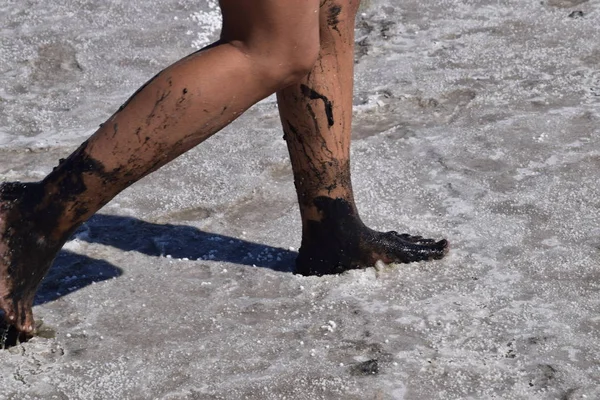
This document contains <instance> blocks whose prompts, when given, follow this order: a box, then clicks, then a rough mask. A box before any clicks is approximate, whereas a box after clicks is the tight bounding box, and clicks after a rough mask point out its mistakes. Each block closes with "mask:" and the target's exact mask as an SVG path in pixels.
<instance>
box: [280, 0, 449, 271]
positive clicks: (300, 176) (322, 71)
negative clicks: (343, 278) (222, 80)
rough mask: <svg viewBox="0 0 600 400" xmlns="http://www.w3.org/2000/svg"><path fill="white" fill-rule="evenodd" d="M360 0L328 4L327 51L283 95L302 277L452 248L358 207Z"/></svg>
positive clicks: (323, 23) (324, 20)
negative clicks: (380, 224) (371, 224)
mask: <svg viewBox="0 0 600 400" xmlns="http://www.w3.org/2000/svg"><path fill="white" fill-rule="evenodd" d="M358 3H359V0H325V1H322V2H321V13H320V14H321V15H320V32H321V51H320V53H319V58H318V60H317V63H316V64H315V66H314V67H313V69H312V71H311V72H310V73H309V74H308V75H307V76H306V77H305V78H304V79H302V80H301V81H300V82H299V83H297V84H295V85H292V86H289V87H287V88H285V89H283V90H281V91H279V92H277V98H278V103H279V111H280V116H281V122H282V125H283V130H284V133H285V135H284V138H285V140H286V141H287V144H288V149H289V152H290V157H291V161H292V168H293V171H294V182H295V185H296V191H297V192H298V201H299V204H300V213H301V215H302V246H301V248H300V254H299V256H298V259H297V262H296V272H298V273H301V274H304V275H312V274H316V275H322V274H330V273H338V272H341V271H344V270H347V269H351V268H359V267H367V266H372V265H374V264H375V262H376V261H377V260H382V261H384V262H411V261H419V260H428V259H434V258H442V257H443V256H444V254H445V253H446V251H447V246H448V244H447V242H446V241H445V240H441V241H438V242H436V241H434V240H431V239H423V238H422V237H420V236H410V235H406V234H403V235H400V234H398V233H396V232H387V233H381V232H376V231H373V230H371V229H369V228H367V227H366V226H365V225H364V224H363V223H362V222H361V220H360V218H359V216H358V211H357V209H356V206H355V204H354V197H353V193H352V184H351V181H350V136H351V122H352V88H353V65H354V59H353V58H354V57H353V51H354V18H355V15H356V11H357V9H358V5H359V4H358Z"/></svg>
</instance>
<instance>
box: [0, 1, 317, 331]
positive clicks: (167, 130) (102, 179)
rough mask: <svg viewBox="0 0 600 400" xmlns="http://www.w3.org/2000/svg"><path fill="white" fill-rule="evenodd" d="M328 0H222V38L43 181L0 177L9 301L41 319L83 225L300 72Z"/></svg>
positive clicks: (21, 324) (1, 244)
mask: <svg viewBox="0 0 600 400" xmlns="http://www.w3.org/2000/svg"><path fill="white" fill-rule="evenodd" d="M318 7H319V3H318V0H309V1H298V2H281V1H279V0H255V1H252V2H247V1H245V0H221V8H222V11H223V16H224V23H223V32H222V37H221V40H220V42H218V43H216V44H215V45H214V46H210V48H207V49H206V50H205V51H201V52H197V53H195V54H192V55H191V56H189V57H186V58H185V59H183V60H180V61H179V62H177V63H175V64H174V65H172V66H170V67H168V68H166V69H165V70H163V71H162V72H160V73H159V74H158V75H157V76H156V77H154V78H153V79H152V80H150V81H149V82H148V83H147V84H146V85H145V86H143V87H142V88H141V89H140V90H139V91H138V92H137V93H136V94H135V95H134V96H133V97H132V98H131V99H129V100H128V101H127V103H126V104H125V105H124V106H123V107H122V108H121V109H120V110H119V111H118V112H117V113H115V114H114V115H113V116H112V117H111V118H110V119H109V120H108V121H106V123H104V124H103V126H102V127H101V128H100V129H99V130H98V131H97V132H96V133H95V134H94V135H93V136H92V137H91V138H90V139H88V140H87V141H86V142H85V143H83V144H82V145H81V146H80V147H79V148H78V149H77V150H76V151H75V152H74V153H73V154H72V155H71V156H69V157H68V158H67V159H66V160H61V163H60V165H59V166H58V167H56V168H55V169H54V171H52V173H50V174H49V175H48V176H47V177H46V178H45V179H44V180H43V181H42V182H38V183H6V184H3V185H2V186H1V187H0V310H3V311H4V314H5V319H6V321H7V322H8V323H9V324H11V325H13V326H15V327H16V329H17V330H18V331H21V332H25V333H30V332H31V331H32V329H33V316H32V304H33V300H34V296H35V291H36V289H37V287H38V285H39V283H40V281H41V280H42V278H43V277H44V276H45V274H46V272H47V271H48V268H49V267H50V265H51V263H52V261H53V259H54V257H55V256H56V254H57V252H58V251H59V250H60V248H61V247H62V245H63V244H64V243H65V241H66V240H67V239H68V237H69V236H70V235H71V234H72V233H73V231H74V230H75V229H76V228H77V227H78V226H79V225H80V224H81V223H83V222H84V221H85V220H87V219H88V218H89V217H90V216H91V215H93V214H94V213H95V212H96V211H97V210H99V209H100V208H101V207H102V206H103V205H105V204H106V203H107V202H108V201H110V200H111V199H112V198H113V197H114V196H116V195H117V194H118V193H119V192H120V191H122V190H123V189H125V188H126V187H128V186H129V185H131V184H132V183H133V182H135V181H137V180H139V179H140V178H142V177H143V176H145V175H147V174H148V173H150V172H152V171H153V170H155V169H157V168H159V167H161V166H162V165H164V164H166V163H167V162H169V161H170V160H172V159H174V158H175V157H177V156H178V155H180V154H182V153H184V152H185V151H187V150H188V149H190V148H192V147H194V146H196V145H197V144H198V143H200V142H202V141H203V140H205V139H206V138H208V137H209V136H210V135H212V134H213V133H215V132H217V131H218V130H220V129H221V128H222V127H224V126H225V125H227V124H228V123H230V122H231V121H232V120H234V119H235V118H236V117H238V116H239V115H240V114H241V113H242V112H244V111H245V110H246V109H247V108H248V107H250V106H251V105H252V104H254V103H255V102H257V101H258V100H260V99H262V98H264V97H266V96H268V95H269V94H271V93H273V92H275V91H276V90H279V89H281V88H283V87H285V86H287V85H289V84H291V83H294V82H296V81H298V80H299V79H300V78H302V77H303V76H304V75H305V74H306V73H308V71H310V69H311V67H312V65H313V64H314V62H315V60H316V58H317V54H318V49H319V31H318V15H319V14H318Z"/></svg>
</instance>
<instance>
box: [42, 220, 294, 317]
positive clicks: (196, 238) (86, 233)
mask: <svg viewBox="0 0 600 400" xmlns="http://www.w3.org/2000/svg"><path fill="white" fill-rule="evenodd" d="M73 237H74V238H76V239H79V240H82V241H86V242H88V243H98V244H103V245H107V246H111V247H115V248H118V249H121V250H123V251H137V252H139V253H142V254H146V255H148V256H154V257H167V256H168V257H172V258H174V259H183V258H187V259H189V260H211V261H223V262H229V263H234V264H241V265H248V266H255V267H261V268H268V269H271V270H274V271H279V272H292V271H293V266H294V261H295V259H296V256H297V253H296V252H295V251H290V250H286V249H282V248H277V247H271V246H266V245H263V244H258V243H253V242H248V241H246V240H241V239H238V238H234V237H230V236H225V235H219V234H214V233H208V232H203V231H201V230H199V229H197V228H194V227H192V226H187V225H171V224H154V223H151V222H146V221H142V220H140V219H136V218H131V217H119V216H114V215H104V214H97V215H95V216H93V217H92V218H91V219H90V220H89V221H88V222H86V223H85V224H84V225H83V226H82V227H81V228H79V229H78V230H77V232H75V234H74V235H73ZM122 273H123V271H122V270H121V269H120V268H118V267H116V266H114V265H112V264H110V263H109V262H107V261H104V260H96V259H93V258H90V257H87V256H85V255H81V254H76V253H73V252H70V251H68V250H62V251H61V252H60V253H59V255H58V257H57V258H56V260H55V261H54V264H53V266H52V268H51V269H50V271H49V272H48V275H47V276H46V278H45V279H44V281H43V282H42V285H41V287H40V289H39V290H38V293H37V295H36V299H35V305H40V304H44V303H47V302H49V301H53V300H56V299H58V298H60V297H61V296H64V295H66V294H69V293H72V292H74V291H77V290H79V289H81V288H83V287H85V286H88V285H91V284H92V283H95V282H101V281H104V280H107V279H112V278H116V277H118V276H120V275H121V274H122Z"/></svg>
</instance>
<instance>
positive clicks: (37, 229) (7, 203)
mask: <svg viewBox="0 0 600 400" xmlns="http://www.w3.org/2000/svg"><path fill="white" fill-rule="evenodd" d="M40 198H41V193H40V184H38V183H3V184H1V185H0V310H1V311H4V319H5V322H6V324H7V326H8V327H7V328H6V329H5V330H8V329H9V328H10V329H13V330H16V331H17V332H18V333H19V334H20V335H25V336H30V335H32V334H33V327H34V321H33V312H32V306H33V300H34V297H35V292H36V290H37V288H38V286H39V284H40V282H41V280H42V279H43V278H44V276H45V275H46V272H47V271H48V269H49V268H50V266H51V264H52V261H53V260H54V257H55V256H56V254H57V253H58V251H59V250H60V248H61V247H62V244H63V243H64V241H56V240H52V239H51V236H50V235H49V234H48V233H49V232H50V231H49V229H51V227H52V225H53V221H54V219H53V215H52V212H51V210H50V212H45V213H41V214H42V215H39V214H40V213H36V215H35V216H34V211H35V209H36V204H37V202H39V199H40ZM0 325H2V324H1V323H0Z"/></svg>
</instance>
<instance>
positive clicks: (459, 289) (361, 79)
mask: <svg viewBox="0 0 600 400" xmlns="http://www.w3.org/2000/svg"><path fill="white" fill-rule="evenodd" d="M193 3H194V2H192V1H188V0H168V1H162V2H158V3H157V2H142V1H132V2H126V3H125V2H120V1H116V0H114V1H105V2H98V1H95V0H93V1H92V0H80V1H67V2H58V1H55V0H50V1H45V2H38V1H29V2H22V1H15V0H8V1H5V2H3V3H2V4H0V26H1V27H2V28H1V29H0V35H1V37H2V41H1V46H0V76H1V77H2V79H1V81H2V85H1V86H2V87H0V153H1V156H0V178H1V179H2V180H15V179H19V180H36V179H40V178H41V177H43V176H44V175H45V174H46V173H47V172H48V171H50V170H51V169H52V167H53V166H54V165H56V163H57V162H58V159H59V158H61V157H64V156H65V155H66V154H68V153H69V152H70V151H71V150H73V149H74V148H75V146H76V145H77V144H78V143H79V142H80V141H82V140H83V139H84V138H85V137H87V135H89V134H90V133H91V132H93V131H94V129H95V127H96V126H97V125H98V124H99V123H100V122H102V121H103V120H104V119H105V118H107V117H108V116H109V115H110V114H111V113H112V112H113V111H114V110H116V109H117V108H118V106H119V105H120V104H121V103H122V102H123V101H125V100H126V98H127V97H128V96H129V95H130V94H131V93H132V92H133V91H134V90H135V89H136V88H137V87H138V86H139V85H140V84H142V83H143V81H144V80H145V79H147V78H149V77H151V76H152V75H153V74H154V73H155V72H157V71H158V70H159V69H160V68H161V67H164V66H165V65H167V64H168V63H170V62H173V61H174V60H176V59H177V58H179V57H181V56H183V55H185V54H187V53H189V52H191V51H192V50H193V46H199V45H203V44H205V43H206V42H208V41H209V40H210V39H211V38H212V37H214V35H215V27H216V26H218V15H217V14H216V9H215V8H213V6H214V1H208V2H206V3H205V2H201V3H202V5H201V6H200V8H198V7H199V6H198V5H197V4H193ZM398 4H400V6H399V5H398ZM599 22H600V4H599V3H598V2H596V1H582V0H548V1H542V2H540V1H517V0H493V1H492V0H481V1H466V0H463V1H459V0H448V1H443V2H419V1H412V0H406V1H403V2H397V3H396V2H393V1H391V0H388V1H379V0H372V1H369V2H368V4H366V5H365V7H364V9H363V10H362V14H361V15H360V16H359V18H358V20H357V55H356V62H357V64H356V93H355V124H354V132H353V136H354V141H353V178H354V186H355V190H356V196H357V202H358V206H359V209H360V210H361V213H362V216H363V219H364V220H365V221H366V222H368V224H369V225H370V226H371V227H373V228H377V229H382V230H384V229H387V230H390V229H395V230H398V231H406V232H409V233H412V234H423V235H426V236H431V237H435V238H442V237H446V238H448V239H449V240H450V242H451V244H452V250H451V253H450V255H449V256H448V257H447V258H446V259H444V260H442V261H435V262H431V263H418V264H409V265H397V266H391V267H384V268H380V269H374V268H371V269H367V270H364V271H352V272H350V273H346V274H343V275H341V276H329V277H322V278H316V277H310V278H305V277H300V276H295V275H293V274H291V273H290V271H291V269H292V265H293V260H294V258H295V254H296V248H297V247H298V246H299V241H300V231H299V216H298V211H297V208H296V207H297V206H296V203H295V192H294V189H293V183H292V177H291V168H290V166H289V161H288V159H287V154H286V148H285V143H284V141H283V140H282V138H281V137H282V132H281V129H280V127H279V125H278V124H279V122H278V116H277V109H276V106H275V104H274V102H273V99H267V100H266V101H263V102H261V103H260V104H259V105H257V106H256V107H255V108H253V109H252V110H250V111H249V112H248V113H247V114H246V115H244V116H243V117H242V118H240V120H238V121H237V122H236V123H234V124H233V125H231V126H230V127H228V128H227V129H225V130H224V131H223V132H221V133H219V134H218V135H216V136H215V137H213V138H211V139H209V140H208V141H207V142H205V143H204V144H202V145H201V146H200V147H198V148H197V149H195V150H193V151H191V152H190V153H188V154H186V155H185V156H183V157H181V158H180V159H178V160H176V161H175V162H173V163H172V164H170V165H168V166H166V167H165V168H163V169H161V170H160V171H158V172H156V173H154V174H153V175H151V176H149V177H147V178H145V179H144V180H142V181H141V182H139V183H137V184H136V185H134V186H133V187H131V188H130V189H128V190H126V191H125V192H123V193H122V194H121V195H119V196H118V197H117V198H116V199H115V200H114V201H113V202H112V203H110V204H109V205H107V206H106V207H105V208H104V209H103V210H102V211H101V213H100V215H98V216H96V217H94V218H93V219H92V220H90V222H88V223H87V224H86V225H84V226H83V227H82V228H81V229H80V230H79V231H78V232H77V233H76V235H75V236H74V239H73V240H72V241H70V242H69V243H68V244H67V245H66V247H65V250H64V251H63V252H62V253H61V255H60V256H59V257H58V259H57V261H56V263H55V265H54V267H53V269H52V271H51V273H50V275H49V276H48V278H47V279H46V281H45V283H44V285H43V287H42V290H41V291H40V293H39V296H38V299H37V301H36V303H37V306H36V307H35V309H34V312H35V315H36V317H37V318H38V319H40V320H43V324H44V325H43V326H45V327H46V334H45V336H47V338H34V339H33V340H31V341H30V342H28V343H25V344H20V345H17V346H14V347H12V348H11V349H9V350H5V351H0V371H1V373H0V398H6V399H38V398H39V399H52V398H56V399H117V398H120V399H149V398H156V399H284V398H285V399H357V400H358V399H361V400H362V399H378V400H379V399H411V400H412V399H468V398H471V399H491V398H498V399H528V400H529V399H595V398H600V385H599V384H598V382H600V361H599V360H600V344H599V343H600V312H599V311H600V265H599V262H598V258H599V256H600V222H599V221H600V185H599V184H598V171H599V170H600V139H599V138H600V128H599V126H600V108H599V107H600V31H599V30H598V28H597V27H598V25H599Z"/></svg>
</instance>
